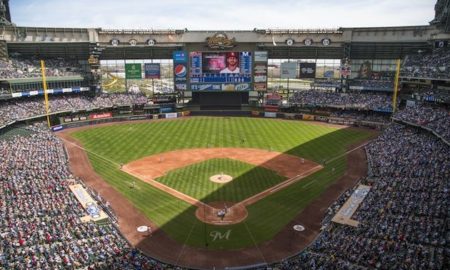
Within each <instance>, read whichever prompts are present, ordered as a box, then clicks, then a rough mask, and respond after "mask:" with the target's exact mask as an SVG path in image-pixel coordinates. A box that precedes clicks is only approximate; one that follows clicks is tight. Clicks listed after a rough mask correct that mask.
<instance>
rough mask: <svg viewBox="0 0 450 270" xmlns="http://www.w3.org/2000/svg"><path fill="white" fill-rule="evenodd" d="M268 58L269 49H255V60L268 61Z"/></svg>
mask: <svg viewBox="0 0 450 270" xmlns="http://www.w3.org/2000/svg"><path fill="white" fill-rule="evenodd" d="M268 58H269V57H268V53H267V51H255V62H267V59H268Z"/></svg>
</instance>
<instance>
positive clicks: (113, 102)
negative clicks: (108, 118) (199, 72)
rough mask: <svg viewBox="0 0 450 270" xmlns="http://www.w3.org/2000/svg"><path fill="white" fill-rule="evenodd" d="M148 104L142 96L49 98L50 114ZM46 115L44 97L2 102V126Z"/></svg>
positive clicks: (69, 96)
mask: <svg viewBox="0 0 450 270" xmlns="http://www.w3.org/2000/svg"><path fill="white" fill-rule="evenodd" d="M146 103H147V97H145V96H144V95H142V94H103V95H97V96H95V97H89V96H84V95H60V96H58V95H55V96H50V97H49V108H50V112H52V113H54V112H63V111H79V110H92V109H95V108H110V107H113V106H133V105H142V104H146ZM43 114H45V105H44V100H43V98H42V97H32V98H22V99H17V100H9V101H5V102H0V126H3V125H5V124H7V123H10V122H12V121H15V120H22V119H26V118H30V117H34V116H39V115H43Z"/></svg>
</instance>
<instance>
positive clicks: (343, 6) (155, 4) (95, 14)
mask: <svg viewBox="0 0 450 270" xmlns="http://www.w3.org/2000/svg"><path fill="white" fill-rule="evenodd" d="M435 3H436V0H340V1H337V0H335V1H332V0H226V1H225V0H196V1H187V0H159V1H154V0H153V1H152V0H128V1H118V0H65V1H61V0H39V1H36V0H10V1H9V4H10V11H11V17H12V21H13V23H15V24H16V25H17V26H36V27H74V28H78V27H81V28H103V29H185V28H187V29H189V30H253V29H254V28H258V29H305V28H338V27H375V26H408V25H428V23H429V21H431V20H432V19H433V18H434V5H435Z"/></svg>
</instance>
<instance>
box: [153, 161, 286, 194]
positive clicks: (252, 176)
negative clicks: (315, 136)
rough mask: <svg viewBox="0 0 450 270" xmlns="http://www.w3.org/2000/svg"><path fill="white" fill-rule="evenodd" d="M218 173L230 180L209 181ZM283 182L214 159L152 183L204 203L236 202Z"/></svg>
mask: <svg viewBox="0 0 450 270" xmlns="http://www.w3.org/2000/svg"><path fill="white" fill-rule="evenodd" d="M221 173H223V174H226V175H230V176H231V177H233V181H231V182H229V183H225V184H220V183H215V182H212V181H211V180H209V178H210V177H211V176H212V175H216V174H221ZM286 179H287V178H286V177H283V176H280V175H278V174H277V173H276V172H274V171H271V170H269V169H266V168H263V167H258V166H254V165H252V164H248V163H245V162H242V161H239V160H233V159H222V158H216V159H210V160H206V161H203V162H199V163H196V164H193V165H190V166H186V167H184V168H179V169H176V170H172V171H170V172H169V173H167V174H166V175H164V176H162V177H159V178H157V179H156V180H157V181H158V182H161V183H163V184H165V185H166V186H169V187H171V188H174V189H176V190H178V191H181V192H183V193H184V194H187V195H189V196H191V197H193V198H196V199H199V200H201V201H203V202H206V203H207V202H218V201H226V202H240V201H242V200H244V199H246V198H248V197H250V196H252V195H255V194H257V193H259V192H262V191H264V190H266V189H268V188H270V187H272V186H274V185H276V184H278V183H280V182H283V181H284V180H286Z"/></svg>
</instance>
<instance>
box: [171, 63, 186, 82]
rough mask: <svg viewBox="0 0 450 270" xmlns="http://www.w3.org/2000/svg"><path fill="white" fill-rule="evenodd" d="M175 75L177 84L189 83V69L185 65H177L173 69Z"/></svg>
mask: <svg viewBox="0 0 450 270" xmlns="http://www.w3.org/2000/svg"><path fill="white" fill-rule="evenodd" d="M173 74H174V75H175V76H174V78H175V83H179V82H181V83H185V82H187V67H186V65H185V64H177V65H175V66H174V67H173Z"/></svg>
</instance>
